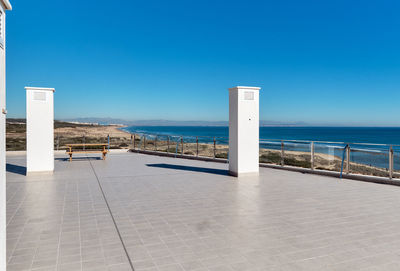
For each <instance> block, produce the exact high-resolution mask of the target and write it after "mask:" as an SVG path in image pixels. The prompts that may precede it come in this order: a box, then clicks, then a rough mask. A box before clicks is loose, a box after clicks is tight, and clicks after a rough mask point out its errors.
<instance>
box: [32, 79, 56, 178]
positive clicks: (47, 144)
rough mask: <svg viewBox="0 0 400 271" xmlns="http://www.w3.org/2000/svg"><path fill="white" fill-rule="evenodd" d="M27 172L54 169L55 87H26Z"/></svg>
mask: <svg viewBox="0 0 400 271" xmlns="http://www.w3.org/2000/svg"><path fill="white" fill-rule="evenodd" d="M25 89H26V172H27V174H31V173H44V172H53V171H54V98H53V94H54V91H55V90H54V88H33V87H26V88H25Z"/></svg>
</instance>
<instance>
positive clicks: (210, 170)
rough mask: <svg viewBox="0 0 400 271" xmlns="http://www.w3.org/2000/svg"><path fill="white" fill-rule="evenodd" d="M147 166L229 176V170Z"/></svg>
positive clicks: (160, 165)
mask: <svg viewBox="0 0 400 271" xmlns="http://www.w3.org/2000/svg"><path fill="white" fill-rule="evenodd" d="M146 166H148V167H157V168H167V169H175V170H184V171H193V172H202V173H210V174H217V175H224V176H229V173H228V170H225V169H216V168H205V167H193V166H183V165H173V164H146Z"/></svg>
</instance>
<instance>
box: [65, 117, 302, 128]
mask: <svg viewBox="0 0 400 271" xmlns="http://www.w3.org/2000/svg"><path fill="white" fill-rule="evenodd" d="M62 121H68V122H79V123H95V124H102V125H110V124H119V125H126V126H228V125H229V122H228V121H179V120H124V119H114V118H75V119H63V120H62ZM260 126H307V123H305V122H280V121H267V120H261V121H260Z"/></svg>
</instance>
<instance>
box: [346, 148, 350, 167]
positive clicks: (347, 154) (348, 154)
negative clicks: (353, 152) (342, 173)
mask: <svg viewBox="0 0 400 271" xmlns="http://www.w3.org/2000/svg"><path fill="white" fill-rule="evenodd" d="M346 174H350V145H347V149H346Z"/></svg>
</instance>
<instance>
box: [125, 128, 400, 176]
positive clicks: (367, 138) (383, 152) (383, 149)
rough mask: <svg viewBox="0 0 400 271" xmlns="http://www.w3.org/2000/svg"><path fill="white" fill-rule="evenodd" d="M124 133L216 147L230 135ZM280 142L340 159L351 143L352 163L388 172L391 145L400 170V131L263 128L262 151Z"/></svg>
mask: <svg viewBox="0 0 400 271" xmlns="http://www.w3.org/2000/svg"><path fill="white" fill-rule="evenodd" d="M123 129H124V130H126V131H128V132H131V133H137V134H146V135H158V136H170V137H171V140H172V141H174V140H175V141H177V142H179V138H180V137H181V136H183V137H184V139H185V141H186V142H194V140H195V138H196V137H198V140H199V142H203V143H211V142H213V138H214V137H216V140H217V144H228V134H229V129H228V127H219V126H218V127H213V126H132V127H126V128H123ZM279 140H296V141H299V142H296V143H290V142H285V150H289V151H301V152H310V144H309V143H305V144H303V143H301V142H300V141H326V142H330V143H321V144H316V145H315V152H319V153H325V154H331V155H334V156H337V157H342V156H343V153H344V146H345V145H346V144H348V143H349V144H350V146H351V149H352V153H351V161H352V162H357V163H361V164H366V165H372V166H376V167H380V168H388V160H389V155H388V152H389V145H394V146H393V149H394V168H395V170H400V127H379V128H378V127H260V147H262V148H266V149H275V150H279V149H280V148H281V144H280V141H279ZM332 142H338V143H332ZM351 143H363V144H351ZM370 144H377V145H370ZM381 144H383V145H381ZM396 145H397V146H396Z"/></svg>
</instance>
